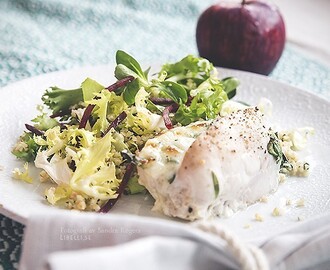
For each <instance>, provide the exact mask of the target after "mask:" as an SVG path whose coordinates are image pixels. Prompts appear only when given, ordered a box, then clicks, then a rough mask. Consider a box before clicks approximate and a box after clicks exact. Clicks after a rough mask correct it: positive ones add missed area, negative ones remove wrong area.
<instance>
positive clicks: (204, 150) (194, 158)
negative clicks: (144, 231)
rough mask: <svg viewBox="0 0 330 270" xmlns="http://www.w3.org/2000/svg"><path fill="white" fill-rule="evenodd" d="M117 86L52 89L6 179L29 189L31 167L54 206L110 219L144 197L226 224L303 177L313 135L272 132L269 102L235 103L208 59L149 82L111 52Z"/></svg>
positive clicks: (183, 63) (169, 210)
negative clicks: (131, 198)
mask: <svg viewBox="0 0 330 270" xmlns="http://www.w3.org/2000/svg"><path fill="white" fill-rule="evenodd" d="M116 63H117V65H116V67H115V71H114V74H115V77H116V79H117V81H116V82H115V83H114V84H111V85H110V86H103V85H101V84H100V83H98V82H96V81H95V80H93V79H91V78H87V79H85V80H84V81H83V82H82V83H81V86H80V87H78V88H76V89H70V90H66V89H61V88H59V87H56V86H53V87H50V88H48V89H47V90H46V91H45V93H44V94H43V96H42V101H43V105H40V106H39V107H38V110H39V112H40V113H39V115H38V116H36V117H35V118H34V119H33V120H32V124H26V125H25V127H26V131H24V133H23V134H22V135H21V137H20V138H19V140H18V142H17V144H16V145H15V146H14V147H13V150H12V153H13V154H14V155H15V156H16V157H17V158H19V159H21V160H23V161H25V163H24V166H23V168H21V169H20V168H15V169H14V170H13V177H14V178H15V179H20V180H24V181H25V182H28V183H32V181H34V179H32V177H31V176H30V174H29V168H28V166H29V162H33V163H34V166H35V167H36V168H39V169H40V174H39V176H40V177H39V178H40V181H41V182H51V183H52V187H50V188H47V189H46V190H45V199H46V200H47V201H48V203H49V204H51V205H56V206H59V207H64V208H68V209H78V210H83V211H97V212H107V211H109V210H110V209H111V208H112V207H113V205H114V204H115V203H116V201H117V200H118V199H119V198H120V196H121V195H122V194H126V195H133V194H136V193H141V192H149V193H150V194H151V195H152V197H153V198H154V199H155V206H154V209H155V210H158V211H161V212H163V213H164V214H165V215H168V216H174V217H179V218H182V219H187V220H195V219H199V218H205V217H209V216H230V215H231V214H232V213H234V212H236V211H237V210H239V209H243V208H244V207H246V206H247V205H249V204H252V203H254V202H256V201H258V200H259V199H260V198H261V197H262V196H264V195H266V194H269V193H270V192H273V191H275V190H276V189H277V186H278V184H279V183H280V182H282V181H283V180H284V178H285V177H286V176H290V175H291V176H303V177H304V176H307V175H308V171H309V164H308V163H307V162H304V161H303V160H300V159H299V156H298V153H297V152H298V151H299V150H301V149H303V148H304V147H306V144H307V138H308V136H309V135H310V134H313V132H314V130H313V128H309V127H306V128H299V129H294V130H286V131H283V130H280V131H279V130H273V127H272V125H271V124H270V121H269V118H270V117H269V114H270V111H271V106H272V105H271V102H270V101H269V100H267V99H261V100H260V102H259V104H258V105H256V106H248V105H246V104H244V103H243V102H237V101H233V100H232V98H233V97H234V96H235V94H236V89H237V87H238V85H239V81H238V80H237V79H236V78H233V77H227V78H224V79H219V78H218V74H217V70H216V69H215V68H214V67H213V65H212V64H211V63H210V62H209V61H208V60H206V59H203V58H199V57H195V56H192V55H188V56H186V57H185V58H183V59H182V60H180V61H178V62H176V63H168V64H165V65H163V66H162V67H161V69H160V71H159V72H157V73H156V74H152V76H150V75H149V70H150V68H149V69H147V70H142V68H141V66H140V64H139V63H138V62H137V61H136V60H135V59H134V58H133V57H132V56H130V55H129V54H127V53H125V52H124V51H117V53H116Z"/></svg>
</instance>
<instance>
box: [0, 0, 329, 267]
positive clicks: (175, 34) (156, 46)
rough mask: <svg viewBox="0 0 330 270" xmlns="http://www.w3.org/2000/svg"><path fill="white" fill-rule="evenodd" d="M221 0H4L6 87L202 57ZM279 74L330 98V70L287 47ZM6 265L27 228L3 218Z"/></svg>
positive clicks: (1, 81) (1, 69)
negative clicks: (202, 31) (134, 62)
mask: <svg viewBox="0 0 330 270" xmlns="http://www.w3.org/2000/svg"><path fill="white" fill-rule="evenodd" d="M213 2H214V1H211V0H208V1H207V0H204V1H199V0H188V1H175V0H168V1H159V0H125V1H123V0H122V1H120V0H117V1H107V0H98V1H92V0H90V1H87V0H86V1H78V0H75V1H73V0H71V1H67V0H1V1H0V36H1V42H0V87H2V86H5V85H7V84H9V83H12V82H15V81H18V80H21V79H24V78H28V77H32V76H35V75H39V74H43V73H48V72H52V71H56V70H65V69H70V68H73V67H79V66H85V65H99V64H108V63H114V54H115V51H116V50H117V49H122V50H125V51H128V52H129V53H131V54H133V55H134V56H135V57H136V58H137V59H139V61H141V62H144V63H155V61H157V62H160V63H161V62H165V61H171V60H179V59H180V58H182V57H184V56H185V55H187V54H189V53H191V54H197V49H196V42H195V27H196V22H197V18H198V16H199V14H200V13H201V12H202V11H203V10H204V9H205V8H206V7H208V6H209V5H210V4H212V3H213ZM270 76H271V77H272V78H275V79H277V80H280V81H283V82H286V83H289V84H291V85H293V86H297V87H300V88H304V89H306V90H307V91H310V92H313V93H316V94H319V95H323V96H324V97H327V98H329V97H330V67H327V66H324V65H321V64H319V63H318V62H316V61H313V60H311V59H309V58H307V57H305V55H303V54H302V53H301V52H299V51H297V50H296V49H295V48H294V47H293V46H290V45H287V46H286V48H285V51H284V53H283V55H282V58H281V59H280V61H279V63H278V65H277V67H276V68H275V70H274V71H273V73H272V74H271V75H270ZM0 224H1V229H0V254H1V255H0V270H2V269H6V270H7V269H9V270H10V269H17V267H18V261H19V256H20V252H21V244H22V235H23V231H24V226H23V225H22V224H19V223H17V222H15V221H13V220H11V219H9V218H7V217H5V216H3V215H0Z"/></svg>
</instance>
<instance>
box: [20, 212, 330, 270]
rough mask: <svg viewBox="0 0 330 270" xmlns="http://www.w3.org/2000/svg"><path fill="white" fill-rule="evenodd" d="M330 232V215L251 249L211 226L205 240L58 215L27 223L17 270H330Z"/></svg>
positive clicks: (185, 231)
mask: <svg viewBox="0 0 330 270" xmlns="http://www.w3.org/2000/svg"><path fill="white" fill-rule="evenodd" d="M329 224H330V215H328V216H324V217H322V218H318V219H313V220H311V221H306V222H303V223H302V224H301V225H299V226H297V227H296V228H294V229H291V230H290V231H287V232H285V233H282V234H280V235H278V236H276V237H273V238H271V239H264V240H263V241H258V243H254V244H255V245H252V243H245V242H243V241H241V240H239V239H238V238H237V237H235V235H234V234H232V232H230V230H229V229H228V228H223V227H222V228H216V227H214V226H212V224H211V225H209V224H208V223H203V224H202V226H199V225H198V226H199V227H201V228H202V229H203V230H204V231H210V232H203V231H202V230H200V229H198V228H196V226H197V225H196V224H195V226H192V225H191V224H182V223H177V222H170V221H164V220H160V219H155V218H141V217H136V216H128V215H124V216H123V215H110V214H109V215H100V214H92V213H75V212H66V211H60V212H56V213H55V214H49V215H35V216H32V217H31V218H30V219H29V222H28V224H27V226H26V231H25V235H24V241H23V252H22V258H21V262H20V267H19V269H20V270H30V269H31V270H32V269H33V270H41V269H51V270H69V269H70V270H75V269H80V270H81V269H91V270H94V269H95V270H99V269H130V270H131V269H144V270H145V269H147V270H148V269H153V270H157V269H191V270H193V269H241V268H246V269H249V268H254V269H267V268H268V269H308V268H312V269H330V226H329ZM257 245H258V246H259V247H260V249H259V248H258V247H257ZM251 258H252V260H256V262H255V267H254V266H253V267H252V266H251V265H254V264H253V263H254V262H251V261H250V262H249V259H251ZM265 258H267V260H265ZM258 264H259V265H258ZM268 264H269V265H268Z"/></svg>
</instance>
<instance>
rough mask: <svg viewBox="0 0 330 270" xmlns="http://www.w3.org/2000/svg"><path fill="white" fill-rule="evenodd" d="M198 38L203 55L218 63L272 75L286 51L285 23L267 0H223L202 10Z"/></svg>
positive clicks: (200, 51)
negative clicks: (239, 1)
mask: <svg viewBox="0 0 330 270" xmlns="http://www.w3.org/2000/svg"><path fill="white" fill-rule="evenodd" d="M196 40H197V47H198V51H199V54H200V56H202V57H205V58H207V59H208V60H210V61H211V62H213V64H214V65H216V66H221V67H228V68H234V69H240V70H247V71H251V72H255V73H260V74H265V75H268V74H269V73H270V72H271V71H272V70H273V69H274V67H275V65H276V63H277V62H278V60H279V59H280V57H281V55H282V52H283V49H284V44H285V25H284V21H283V18H282V16H281V14H280V12H279V10H278V9H277V8H276V7H275V6H273V5H271V4H269V3H267V2H262V1H257V0H252V1H243V2H241V3H237V2H234V3H233V2H224V1H222V2H220V3H219V4H217V5H213V6H211V7H209V8H208V9H207V10H205V11H204V12H203V13H202V15H201V16H200V18H199V20H198V23H197V30H196Z"/></svg>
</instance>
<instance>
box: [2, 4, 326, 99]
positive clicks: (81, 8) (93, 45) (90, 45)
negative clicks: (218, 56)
mask: <svg viewBox="0 0 330 270" xmlns="http://www.w3.org/2000/svg"><path fill="white" fill-rule="evenodd" d="M232 1H235V0H232ZM216 2H217V1H215V0H203V1H199V0H186V1H175V0H170V1H160V0H113V1H108V0H83V1H76V0H71V1H66V0H1V1H0V34H1V39H0V86H5V85H6V84H8V83H10V82H14V81H17V80H20V79H24V78H27V77H31V76H34V75H38V74H42V73H46V72H51V71H56V70H63V69H69V68H73V67H80V66H85V65H99V64H108V63H110V64H111V63H114V54H115V51H116V50H117V49H122V50H125V51H127V52H129V53H130V54H132V55H133V56H135V58H137V59H138V60H139V61H140V62H142V63H162V62H164V61H170V60H178V59H180V58H182V57H183V56H185V55H186V54H189V53H192V54H197V53H198V52H197V47H196V41H195V31H196V24H197V20H198V17H199V15H200V14H201V13H202V11H203V10H205V9H206V8H207V7H209V6H210V5H212V4H214V3H216ZM273 2H274V3H275V4H277V5H278V6H279V8H280V10H281V12H282V14H283V16H284V19H285V22H286V26H287V41H288V42H287V46H286V49H285V51H284V54H283V55H282V58H281V60H280V62H279V64H278V65H277V68H276V69H275V70H274V71H273V73H272V74H271V76H273V77H275V78H276V79H280V80H282V81H285V82H289V83H291V84H294V85H296V86H299V87H303V88H306V89H308V88H310V87H315V85H314V83H313V85H312V84H310V83H309V82H310V81H311V80H314V78H311V75H310V73H311V71H313V72H314V74H316V73H317V76H321V77H322V78H324V77H325V74H324V73H325V71H324V69H323V65H325V66H330V49H329V48H330V47H329V46H328V44H330V29H329V25H330V16H328V13H329V11H330V1H328V0H274V1H273ZM306 57H311V60H315V61H316V63H317V64H316V65H314V64H315V62H308V63H307V64H306V63H305V61H304V59H305V58H306ZM289 64H290V65H289ZM318 64H321V65H322V67H321V66H319V65H318ZM300 65H304V66H305V69H308V70H309V71H308V72H306V74H303V75H301V74H297V73H299V72H300V73H301V72H302V71H297V69H300ZM316 66H317V67H316ZM284 71H285V72H284ZM286 74H287V75H286ZM292 76H299V77H301V78H302V81H301V80H293V79H292ZM328 85H329V84H328ZM316 87H319V86H316ZM320 91H321V90H320ZM321 94H322V93H321Z"/></svg>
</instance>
